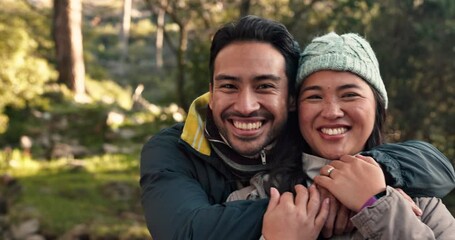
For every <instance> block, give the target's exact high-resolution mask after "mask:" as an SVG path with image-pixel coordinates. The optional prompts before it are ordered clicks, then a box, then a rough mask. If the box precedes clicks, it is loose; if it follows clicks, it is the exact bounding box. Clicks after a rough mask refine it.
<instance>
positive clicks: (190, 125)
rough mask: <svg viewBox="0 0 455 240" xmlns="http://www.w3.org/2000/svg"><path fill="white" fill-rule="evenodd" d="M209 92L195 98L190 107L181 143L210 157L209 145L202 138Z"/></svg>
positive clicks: (203, 137)
mask: <svg viewBox="0 0 455 240" xmlns="http://www.w3.org/2000/svg"><path fill="white" fill-rule="evenodd" d="M209 99H210V92H207V93H205V94H203V95H201V96H200V97H198V98H196V99H195V100H194V101H193V102H192V103H191V106H190V110H189V111H188V115H187V117H186V120H185V126H184V127H183V131H182V135H181V136H180V137H181V138H182V140H183V141H185V142H186V143H188V144H189V145H190V146H191V147H192V148H194V150H196V151H198V152H200V153H201V154H203V155H206V156H210V153H211V148H210V143H209V141H208V140H207V138H205V136H204V131H205V123H206V114H207V108H208V104H209Z"/></svg>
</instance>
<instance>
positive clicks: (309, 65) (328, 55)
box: [296, 32, 388, 109]
mask: <svg viewBox="0 0 455 240" xmlns="http://www.w3.org/2000/svg"><path fill="white" fill-rule="evenodd" d="M322 70H334V71H347V72H352V73H354V74H356V75H358V76H359V77H361V78H362V79H363V80H365V81H366V82H367V83H369V84H370V85H371V86H372V87H373V88H375V89H376V90H377V91H378V92H379V94H380V95H381V97H382V98H383V100H384V106H385V108H386V109H387V104H388V98H387V91H386V89H385V86H384V82H383V81H382V78H381V74H380V72H379V63H378V60H377V59H376V55H375V54H374V51H373V49H372V48H371V46H370V44H369V43H368V42H367V41H366V40H365V39H364V38H362V37H361V36H359V35H357V34H355V33H347V34H342V35H338V34H336V33H334V32H331V33H328V34H326V35H324V36H321V37H317V38H315V39H313V40H312V41H311V43H310V44H309V45H308V46H307V47H306V48H305V50H303V52H302V54H300V62H299V70H298V73H297V81H296V87H297V92H298V91H299V89H300V86H301V85H302V83H303V81H304V80H305V79H306V78H307V77H308V76H310V75H311V74H313V73H315V72H318V71H322Z"/></svg>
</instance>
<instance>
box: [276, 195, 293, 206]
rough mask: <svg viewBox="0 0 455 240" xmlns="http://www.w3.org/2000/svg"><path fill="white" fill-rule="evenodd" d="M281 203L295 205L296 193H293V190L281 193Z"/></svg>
mask: <svg viewBox="0 0 455 240" xmlns="http://www.w3.org/2000/svg"><path fill="white" fill-rule="evenodd" d="M279 204H280V205H282V204H283V205H286V206H294V205H295V203H294V194H292V193H291V192H284V193H283V194H281V197H280V201H279Z"/></svg>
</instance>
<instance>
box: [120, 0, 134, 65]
mask: <svg viewBox="0 0 455 240" xmlns="http://www.w3.org/2000/svg"><path fill="white" fill-rule="evenodd" d="M131 6H132V1H131V0H123V12H122V26H121V28H120V48H121V56H120V65H121V68H122V69H121V72H122V74H123V73H124V64H125V62H126V59H127V58H128V39H129V36H130V25H131Z"/></svg>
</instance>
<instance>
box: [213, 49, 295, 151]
mask: <svg viewBox="0 0 455 240" xmlns="http://www.w3.org/2000/svg"><path fill="white" fill-rule="evenodd" d="M210 92H211V95H210V101H209V106H210V108H211V109H212V112H213V118H214V121H215V124H216V126H217V127H218V130H219V131H220V133H221V135H222V136H223V137H224V138H225V139H226V141H227V142H228V143H229V144H230V145H231V147H232V148H233V149H234V150H235V151H237V152H238V153H240V154H241V155H244V156H253V155H255V154H257V153H259V152H260V151H261V150H262V149H263V148H264V147H265V146H267V145H268V144H270V143H271V142H272V141H273V140H275V138H276V137H277V135H278V134H279V133H280V132H281V131H282V130H283V127H284V125H285V123H286V120H287V117H288V108H289V103H288V97H289V94H288V79H287V77H286V74H285V60H284V57H283V56H282V55H281V53H280V52H279V51H277V50H276V49H275V48H273V47H272V45H270V44H268V43H260V42H236V43H231V44H229V45H228V46H226V47H225V48H223V49H222V50H221V51H220V52H219V53H218V55H217V57H216V59H215V63H214V74H213V85H211V86H210Z"/></svg>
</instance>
